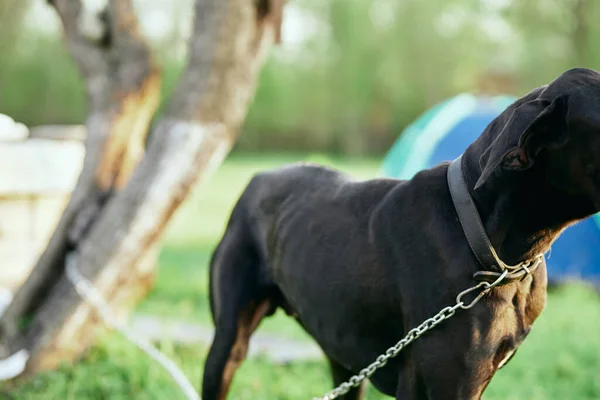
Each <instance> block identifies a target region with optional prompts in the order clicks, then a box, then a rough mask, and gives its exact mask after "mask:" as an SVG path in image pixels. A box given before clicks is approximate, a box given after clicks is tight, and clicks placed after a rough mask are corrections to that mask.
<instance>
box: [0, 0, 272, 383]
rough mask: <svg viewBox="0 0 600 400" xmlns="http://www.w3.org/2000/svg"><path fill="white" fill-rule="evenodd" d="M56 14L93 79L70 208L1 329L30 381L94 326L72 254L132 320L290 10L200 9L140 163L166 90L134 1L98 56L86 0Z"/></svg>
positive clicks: (203, 5)
mask: <svg viewBox="0 0 600 400" xmlns="http://www.w3.org/2000/svg"><path fill="white" fill-rule="evenodd" d="M53 3H54V4H53V5H54V6H55V8H56V10H57V12H58V13H59V15H60V17H61V20H62V22H63V26H64V31H65V38H66V42H67V45H68V47H69V49H70V51H71V54H72V55H73V57H74V58H75V60H76V62H77V63H78V66H79V68H80V70H81V72H82V74H83V76H84V78H85V79H86V82H87V88H88V94H89V98H90V106H91V113H90V117H89V118H88V121H87V124H86V125H87V131H88V138H87V143H86V151H87V153H86V160H85V163H84V168H83V171H82V174H81V177H80V179H79V182H78V183H77V186H76V188H75V190H74V192H73V195H72V199H71V201H70V203H69V205H68V206H67V208H66V210H65V212H64V214H63V217H62V218H61V221H60V222H59V224H58V227H57V230H56V232H55V233H54V235H53V237H52V239H51V240H50V242H49V244H48V248H47V249H46V250H45V252H44V253H43V254H42V256H41V257H40V259H39V261H38V263H37V265H36V267H35V268H34V270H33V272H32V274H31V276H30V277H29V278H28V280H27V281H26V282H25V283H24V284H23V286H22V287H21V288H20V289H19V291H18V292H17V294H16V296H15V299H14V300H13V303H12V304H11V306H10V307H9V308H8V310H7V312H6V314H5V315H4V317H3V319H2V321H1V328H2V332H0V334H1V335H2V336H1V342H2V344H3V345H4V347H5V349H6V350H7V351H8V352H10V353H12V352H14V351H16V350H18V349H20V348H22V347H23V346H24V347H25V348H27V349H28V350H29V351H30V353H31V354H32V357H31V359H30V361H29V363H28V371H29V372H33V371H37V370H39V369H45V368H52V367H54V366H55V365H56V364H57V362H58V361H59V360H60V361H64V360H66V359H73V358H74V357H76V356H78V355H79V354H80V353H81V351H82V350H83V349H85V348H86V347H87V346H88V345H89V344H90V343H92V342H93V340H94V336H95V335H94V334H95V332H96V330H97V328H98V326H99V324H98V323H97V321H96V320H95V313H94V312H93V310H92V309H90V307H88V306H87V305H86V304H83V303H81V299H80V298H79V297H78V295H77V293H76V292H75V290H74V288H73V286H72V284H71V283H70V282H69V281H68V280H67V279H66V277H65V275H64V270H65V258H66V255H67V254H68V253H75V255H76V259H77V260H78V261H77V265H78V267H79V269H80V270H81V272H82V273H83V275H84V276H86V277H87V278H88V279H90V280H92V281H93V282H94V283H95V284H96V286H97V287H98V288H99V289H100V290H101V292H102V293H103V294H104V296H105V298H108V299H111V305H112V306H113V308H116V309H119V310H121V311H126V310H129V309H131V306H132V305H133V304H135V303H136V302H137V301H138V300H139V299H140V298H141V297H142V296H143V295H144V294H145V293H146V292H147V290H148V289H149V287H150V285H151V282H152V279H151V278H152V272H153V264H154V255H155V253H156V249H157V246H158V242H159V239H160V237H161V234H162V232H163V231H164V228H165V226H166V224H167V222H168V220H169V218H170V217H171V216H172V214H173V212H174V211H175V210H176V208H177V207H178V206H179V205H180V204H181V202H182V201H183V200H184V199H185V197H186V196H187V195H188V193H189V192H190V190H191V188H192V185H193V184H194V183H195V182H196V181H197V180H198V179H199V178H202V177H204V176H206V175H207V174H209V173H210V172H211V171H212V170H213V169H214V168H215V167H217V166H218V165H219V164H220V163H221V161H222V160H223V159H224V157H225V155H226V154H227V153H228V151H229V149H230V148H231V146H232V144H233V143H234V141H235V137H236V132H237V130H238V128H239V127H240V125H241V124H242V122H243V120H244V118H245V115H246V111H247V108H248V106H249V102H250V100H251V98H252V95H253V93H254V88H255V85H256V80H257V76H258V72H259V69H260V66H261V65H262V61H263V58H264V52H265V50H266V49H267V48H268V47H269V45H270V44H272V42H273V40H274V39H277V38H278V30H279V24H280V20H281V12H282V6H283V1H282V0H257V1H247V0H246V1H244V0H197V1H196V6H195V22H194V31H193V36H192V38H191V40H190V44H189V50H190V51H189V60H188V64H187V66H186V69H185V70H184V72H183V74H182V76H181V78H180V82H179V84H178V86H177V88H176V90H175V92H174V94H173V96H172V100H171V103H170V105H169V107H168V110H167V111H166V113H165V115H164V117H163V118H162V119H161V120H160V121H158V123H157V124H156V126H155V128H154V130H153V132H152V135H151V139H150V142H149V144H148V146H147V150H146V153H145V155H144V154H143V148H144V140H145V136H146V132H147V131H148V125H149V123H150V120H151V117H152V115H153V114H154V112H155V110H156V107H157V105H158V95H159V89H160V79H159V77H158V75H159V74H158V72H157V69H156V67H155V66H154V64H153V62H152V60H151V58H150V52H149V50H148V46H147V45H146V42H145V41H144V40H143V38H142V37H141V34H140V33H139V29H138V25H137V21H136V18H135V15H134V13H133V6H132V3H131V0H111V2H110V7H109V12H108V13H107V15H108V16H109V18H108V19H107V21H108V35H107V34H104V35H103V36H102V37H101V38H97V39H98V40H97V41H96V42H95V43H93V44H91V43H90V42H89V40H88V39H86V38H85V37H84V36H83V34H82V32H80V31H79V30H78V24H77V20H78V17H79V13H80V8H81V5H80V3H79V0H54V2H53ZM142 156H143V157H142ZM140 160H141V161H140ZM138 162H139V165H138ZM122 314H126V312H122ZM25 317H26V318H27V320H28V321H29V322H28V324H27V326H26V327H25V328H22V327H20V326H19V325H20V323H21V321H22V320H23V318H25Z"/></svg>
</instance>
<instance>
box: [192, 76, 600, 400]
mask: <svg viewBox="0 0 600 400" xmlns="http://www.w3.org/2000/svg"><path fill="white" fill-rule="evenodd" d="M461 163H462V173H463V175H464V181H465V182H466V187H467V188H468V193H469V194H470V196H471V198H472V199H473V201H474V204H475V205H476V209H477V211H478V213H479V216H480V217H481V221H482V222H483V226H484V227H485V231H487V234H488V235H489V239H490V241H491V243H492V244H493V247H494V248H495V250H496V251H497V253H498V255H499V257H500V258H501V259H502V260H503V261H505V262H506V263H507V264H518V263H520V262H523V261H525V260H530V259H534V258H535V257H536V255H538V254H541V253H544V252H546V251H547V250H548V249H549V247H550V245H551V243H552V242H553V241H554V240H555V239H556V238H557V237H558V235H559V234H560V233H561V232H562V231H563V230H564V229H565V228H566V227H567V226H568V225H570V224H572V223H573V222H575V221H577V220H579V219H582V218H584V217H586V216H589V215H591V214H593V213H595V212H597V211H599V210H600V74H598V73H596V72H594V71H591V70H586V69H574V70H570V71H567V72H565V73H564V74H562V75H561V76H560V77H559V78H557V79H556V80H555V81H553V82H552V83H550V84H549V85H547V86H544V87H541V88H538V89H536V90H534V91H532V92H531V93H529V94H527V95H526V96H524V97H523V98H521V99H519V100H518V101H516V102H515V103H514V104H512V105H511V106H510V107H509V108H508V109H507V110H506V111H504V112H503V113H502V114H501V115H500V116H499V117H498V118H496V119H495V120H494V121H493V122H492V123H491V124H490V125H489V126H488V127H487V128H486V130H485V131H484V132H483V133H482V135H481V136H480V137H479V139H478V140H477V141H475V142H474V143H473V144H472V145H471V146H470V147H469V148H468V149H467V150H466V151H465V153H464V154H463V156H462V161H461ZM447 171H448V164H442V165H439V166H436V167H434V168H431V169H428V170H425V171H422V172H420V173H419V174H417V175H416V176H415V177H414V178H413V179H411V180H409V181H398V180H391V179H375V180H369V181H361V182H357V181H353V180H351V179H350V178H348V177H347V176H345V175H343V174H341V173H339V172H336V171H333V170H330V169H327V168H323V167H319V166H312V165H298V166H290V167H287V168H282V169H278V170H275V171H270V172H265V173H262V174H260V175H258V176H256V177H255V178H254V179H252V181H251V182H250V184H249V185H248V187H247V188H246V190H245V192H244V193H243V195H242V196H241V198H240V200H239V201H238V203H237V205H236V206H235V208H234V210H233V213H232V215H231V219H230V221H229V224H228V226H227V230H226V232H225V235H224V237H223V239H222V241H221V242H220V244H219V246H218V248H217V249H216V251H215V253H214V255H213V259H212V264H211V268H210V296H211V307H212V313H213V317H214V321H215V325H216V332H215V338H214V342H213V343H212V346H211V348H210V353H209V355H208V359H207V361H206V366H205V370H204V381H203V388H202V396H203V399H204V400H215V399H224V398H225V396H226V394H227V390H228V387H229V384H230V382H231V380H232V378H233V374H234V372H235V370H236V368H237V366H238V365H239V363H240V362H241V361H242V360H243V359H244V357H245V354H246V349H247V345H248V339H249V337H250V335H251V334H252V332H253V331H254V329H255V328H256V327H257V326H258V324H259V323H260V321H261V320H262V318H263V317H265V316H267V315H270V314H272V313H273V312H274V311H275V310H276V309H277V308H278V307H281V308H282V309H284V310H285V311H286V312H287V313H288V314H289V315H291V316H293V317H295V318H296V319H297V321H298V322H299V323H300V324H301V325H302V326H303V327H304V328H305V329H306V331H307V332H309V333H310V334H311V335H312V336H313V337H314V338H315V339H316V341H317V342H318V343H319V345H320V346H321V348H322V349H323V351H324V353H325V355H326V356H327V358H328V360H329V362H330V364H331V371H332V374H333V381H334V383H335V384H336V385H338V384H340V383H342V382H344V381H345V380H347V379H348V378H349V377H351V376H352V375H353V374H355V373H357V372H358V371H359V370H360V369H362V368H363V367H365V366H367V365H368V364H370V363H371V362H373V361H374V360H375V359H376V357H377V356H378V355H380V354H381V353H383V352H385V350H386V349H387V348H388V347H389V346H391V345H393V344H395V343H396V342H397V341H398V340H399V339H401V338H402V337H403V336H404V335H405V334H406V333H407V331H408V330H409V329H411V328H413V327H415V326H417V325H418V324H420V323H421V322H423V321H424V320H425V319H427V318H429V317H431V316H433V315H435V314H436V313H437V312H438V311H439V310H440V309H442V308H443V307H445V306H448V305H452V304H455V301H456V300H455V299H456V296H457V294H458V293H460V292H461V291H463V290H464V289H466V288H469V287H472V286H473V285H474V284H476V282H475V281H474V279H473V276H474V274H475V273H477V272H478V271H481V270H482V265H481V263H479V262H478V259H477V257H476V254H474V252H473V251H472V250H471V247H470V246H469V243H468V242H467V239H466V237H465V231H463V229H462V227H461V222H460V221H459V219H458V215H457V209H456V208H455V206H454V203H453V200H452V197H451V194H450V191H449V187H448V182H447ZM467 197H468V196H467ZM546 282H547V279H546V268H545V265H544V264H543V263H542V265H541V266H540V267H539V268H537V269H536V270H535V271H533V272H532V274H530V275H526V276H525V277H524V278H523V279H520V280H517V281H513V282H511V283H509V284H506V285H503V286H499V287H496V288H494V289H493V290H492V291H490V292H489V293H488V294H487V295H486V296H485V297H483V299H482V300H481V301H480V302H479V303H477V304H476V305H475V306H474V307H473V308H472V309H470V310H461V311H460V312H457V313H456V315H455V316H454V317H453V318H451V319H449V320H447V321H444V322H443V323H441V324H440V325H438V326H437V327H435V328H434V329H433V330H431V331H429V332H427V333H426V334H424V335H423V336H422V337H421V338H420V339H418V340H417V341H415V342H414V343H413V344H411V345H410V346H408V347H407V348H406V349H405V351H404V352H402V353H401V354H400V355H399V356H398V357H396V358H394V359H392V360H390V361H389V362H388V364H387V365H386V366H385V367H384V368H382V369H380V370H378V371H377V372H376V373H375V374H374V375H373V376H372V377H371V379H370V380H371V382H372V383H373V385H375V387H376V388H378V389H379V390H380V391H381V392H383V393H385V394H387V395H389V396H396V398H397V399H402V400H410V399H435V400H438V399H453V400H454V399H479V398H480V397H481V395H482V393H483V391H484V389H485V388H486V386H487V385H488V383H489V382H490V380H491V379H492V376H493V375H494V373H495V372H496V371H497V370H498V368H500V367H501V366H502V365H504V364H505V363H506V361H507V360H508V359H509V358H510V357H511V356H512V354H513V353H514V352H515V350H516V349H517V347H518V346H519V345H520V343H521V342H522V341H523V339H524V338H525V336H526V335H527V334H528V332H529V330H530V327H531V325H532V323H533V321H534V320H535V319H536V318H537V316H538V315H539V314H540V312H541V311H542V309H543V308H544V305H545V301H546ZM298 384H299V385H302V384H303V382H298ZM360 392H361V390H360V388H359V389H353V390H351V391H350V392H349V393H348V394H346V395H345V396H344V397H343V398H344V399H358V398H360V396H361V393H360ZM314 395H322V393H314Z"/></svg>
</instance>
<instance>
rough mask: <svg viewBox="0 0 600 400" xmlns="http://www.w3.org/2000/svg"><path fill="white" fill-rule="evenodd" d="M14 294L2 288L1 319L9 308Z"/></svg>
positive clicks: (0, 289)
mask: <svg viewBox="0 0 600 400" xmlns="http://www.w3.org/2000/svg"><path fill="white" fill-rule="evenodd" d="M12 298H13V294H12V292H11V291H10V290H8V289H6V288H0V317H2V315H3V314H4V310H6V309H7V308H8V306H9V305H10V302H11V301H12Z"/></svg>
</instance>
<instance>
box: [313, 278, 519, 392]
mask: <svg viewBox="0 0 600 400" xmlns="http://www.w3.org/2000/svg"><path fill="white" fill-rule="evenodd" d="M515 272H516V271H515ZM515 272H512V271H511V273H515ZM508 274H509V271H508V270H506V269H505V270H504V271H503V272H502V273H501V275H500V276H499V277H498V279H496V281H494V282H492V283H489V282H485V281H483V282H479V283H478V284H477V285H475V286H473V287H470V288H468V289H466V290H463V291H462V292H461V293H460V294H459V295H458V296H456V304H454V305H453V306H448V307H444V308H443V309H442V310H441V311H440V312H438V313H437V314H436V315H435V316H433V317H431V318H429V319H427V320H425V321H424V322H423V323H421V325H419V326H417V327H416V328H413V329H411V330H410V331H409V332H408V334H407V335H406V336H405V337H404V338H403V339H402V340H400V341H399V342H398V343H396V344H395V345H394V346H392V347H390V348H389V349H387V350H386V351H385V353H383V354H381V355H380V356H379V357H377V359H376V360H375V361H373V362H372V363H371V364H370V365H369V366H368V367H366V368H363V369H362V370H361V371H360V372H359V373H358V374H356V375H354V376H353V377H352V378H350V379H349V380H348V381H347V382H344V383H342V384H341V385H339V386H338V387H336V388H335V389H333V390H332V391H330V392H328V393H327V394H325V395H324V396H323V397H314V398H313V400H333V399H336V398H338V397H340V396H342V395H344V394H346V393H348V392H349V391H350V390H351V389H352V388H355V387H358V386H359V385H360V384H361V383H362V382H363V381H364V380H365V379H368V378H369V377H370V376H371V375H373V374H374V373H375V371H377V370H378V369H379V368H382V367H383V366H384V365H386V364H387V362H388V360H389V359H390V358H394V357H396V356H397V355H398V354H399V353H400V352H401V351H402V349H404V348H405V347H406V346H408V345H409V344H411V343H412V342H414V341H415V340H417V339H418V338H419V337H421V335H423V334H424V333H425V332H427V331H428V330H430V329H433V328H434V327H436V326H437V325H438V324H440V323H441V322H443V321H445V320H447V319H449V318H452V317H453V316H454V314H456V310H458V309H463V310H468V309H470V308H472V307H473V306H474V305H475V304H477V302H478V301H479V300H481V298H482V297H483V296H484V295H485V294H487V293H488V292H489V291H490V290H492V289H493V288H494V287H495V286H497V285H498V284H499V283H500V282H502V281H503V280H504V278H506V276H507V275H508ZM479 289H481V291H480V292H479V294H477V296H475V298H474V299H473V300H471V302H470V303H466V302H465V301H463V297H464V296H465V295H467V294H469V293H472V292H476V291H477V290H479Z"/></svg>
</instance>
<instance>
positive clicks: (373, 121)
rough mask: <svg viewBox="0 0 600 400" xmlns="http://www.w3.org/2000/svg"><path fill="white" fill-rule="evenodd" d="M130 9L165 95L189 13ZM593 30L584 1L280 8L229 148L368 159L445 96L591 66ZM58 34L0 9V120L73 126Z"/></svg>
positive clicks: (151, 6)
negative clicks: (278, 35)
mask: <svg viewBox="0 0 600 400" xmlns="http://www.w3.org/2000/svg"><path fill="white" fill-rule="evenodd" d="M136 4H137V7H138V11H139V12H138V14H139V15H140V17H141V22H142V24H143V27H144V29H145V32H146V34H147V35H148V36H149V37H150V38H151V40H152V43H153V45H154V47H155V48H156V50H157V51H158V54H159V59H160V61H161V63H162V65H163V69H164V71H165V75H164V81H165V84H164V89H163V90H164V91H165V92H166V93H170V91H171V89H172V86H173V83H174V82H175V79H176V77H177V76H178V73H179V71H180V68H181V66H182V63H183V60H184V59H185V47H184V43H185V40H186V38H187V36H188V35H189V33H190V27H189V25H190V22H191V21H190V13H191V2H190V1H189V0H181V1H177V2H173V1H170V0H138V1H136ZM598 20H600V1H595V0H527V1H519V0H428V1H422V0H326V1H323V0H292V1H290V2H289V4H288V6H287V7H286V16H285V18H284V21H285V23H284V32H283V44H282V45H281V46H280V47H279V48H277V49H275V51H274V52H273V53H272V55H271V57H270V60H269V62H268V63H267V65H266V66H265V68H264V69H263V72H262V76H261V83H260V87H259V88H258V91H257V96H256V100H255V102H254V104H253V106H252V108H251V111H250V115H249V116H248V119H247V121H246V125H245V128H244V129H245V133H244V134H243V135H242V136H241V140H240V142H239V144H238V146H237V148H238V150H317V151H328V152H340V153H346V154H381V153H382V152H383V151H385V150H386V149H387V148H388V146H389V145H390V144H391V143H392V142H393V140H394V139H395V138H396V137H397V135H399V134H400V132H401V131H402V129H403V128H404V127H405V126H406V125H407V124H408V123H410V122H411V121H412V120H413V119H414V118H415V117H416V116H417V115H418V114H420V113H421V112H423V111H424V110H425V109H426V108H427V107H429V106H431V105H433V104H435V103H436V102H439V101H440V100H443V99H444V98H446V97H448V96H452V95H455V94H457V93H460V92H464V91H471V92H480V91H487V92H489V91H492V92H503V93H507V94H513V95H520V94H523V93H525V92H527V91H529V90H530V89H532V88H533V87H536V86H539V85H541V84H544V83H547V82H549V81H550V80H551V79H553V78H555V77H556V76H557V75H558V74H560V73H561V72H562V71H564V70H565V69H567V68H570V67H574V66H584V67H589V68H595V69H600V53H599V52H595V51H593V49H594V48H595V47H596V46H598V45H600V26H599V25H598V24H594V23H592V21H598ZM59 29H60V24H59V23H58V21H56V17H55V16H54V14H53V13H52V11H51V10H49V9H48V7H47V6H46V4H45V2H44V1H42V0H2V2H0V51H1V52H2V57H0V112H2V113H6V114H9V115H11V116H12V117H13V118H15V119H16V120H19V121H21V122H24V123H25V124H27V125H31V126H33V125H41V124H54V123H60V124H71V123H82V122H83V121H84V118H85V115H86V104H85V96H84V90H83V86H82V85H83V83H82V82H81V80H80V78H79V76H78V74H77V73H76V70H75V68H74V66H73V63H72V60H71V59H70V57H69V56H68V55H67V53H66V51H65V50H64V46H63V45H62V44H61V42H60V35H59ZM166 100H167V101H168V98H166Z"/></svg>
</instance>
